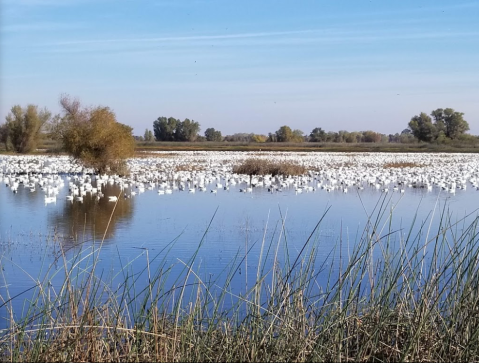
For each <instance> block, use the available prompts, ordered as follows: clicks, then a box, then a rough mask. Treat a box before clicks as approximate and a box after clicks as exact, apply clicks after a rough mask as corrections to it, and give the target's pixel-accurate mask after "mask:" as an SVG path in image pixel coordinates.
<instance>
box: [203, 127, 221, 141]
mask: <svg viewBox="0 0 479 363" xmlns="http://www.w3.org/2000/svg"><path fill="white" fill-rule="evenodd" d="M205 137H206V141H223V136H222V135H221V131H217V130H215V129H214V128H213V127H210V128H207V129H206V131H205Z"/></svg>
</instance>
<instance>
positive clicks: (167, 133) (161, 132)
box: [153, 117, 179, 141]
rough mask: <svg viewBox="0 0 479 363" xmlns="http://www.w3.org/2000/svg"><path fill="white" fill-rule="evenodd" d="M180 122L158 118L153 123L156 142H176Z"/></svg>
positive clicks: (170, 118) (171, 118) (173, 119)
mask: <svg viewBox="0 0 479 363" xmlns="http://www.w3.org/2000/svg"><path fill="white" fill-rule="evenodd" d="M178 122H179V121H178V120H177V119H175V118H173V117H169V118H166V117H158V119H157V120H156V121H154V122H153V132H154V134H155V139H156V141H175V131H176V126H177V125H178Z"/></svg>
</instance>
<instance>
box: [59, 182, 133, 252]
mask: <svg viewBox="0 0 479 363" xmlns="http://www.w3.org/2000/svg"><path fill="white" fill-rule="evenodd" d="M102 192H103V193H104V194H105V196H104V197H103V198H101V199H100V200H96V197H95V196H91V195H90V193H87V195H86V196H84V197H83V203H82V202H79V201H76V200H74V201H65V202H64V203H65V207H64V209H63V214H56V215H54V216H53V221H52V223H51V224H50V225H53V226H55V227H56V228H57V229H58V231H59V233H60V234H62V235H63V237H64V238H63V239H64V244H66V245H76V244H78V243H81V242H85V241H91V240H95V241H97V242H100V241H101V240H102V239H103V235H105V242H107V240H109V239H111V238H113V237H114V234H115V228H116V226H117V224H118V223H120V224H121V223H122V222H125V221H127V220H128V219H130V218H131V216H132V215H133V201H132V200H131V199H125V198H124V197H123V195H124V194H123V193H122V194H121V195H120V196H119V194H120V188H119V187H118V186H116V185H106V186H104V187H103V189H102ZM109 196H117V197H118V196H119V198H118V203H115V202H110V201H108V197H109ZM58 202H59V201H57V203H58ZM115 204H116V209H115V212H114V213H113V215H112V211H113V209H114V208H115ZM110 216H111V221H110ZM108 221H110V225H109V226H108ZM107 226H108V230H107ZM105 231H106V233H105Z"/></svg>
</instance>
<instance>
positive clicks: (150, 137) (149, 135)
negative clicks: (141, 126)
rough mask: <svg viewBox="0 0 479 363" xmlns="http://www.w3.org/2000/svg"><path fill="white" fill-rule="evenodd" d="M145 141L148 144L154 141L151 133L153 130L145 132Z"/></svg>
mask: <svg viewBox="0 0 479 363" xmlns="http://www.w3.org/2000/svg"><path fill="white" fill-rule="evenodd" d="M143 140H145V141H147V142H151V141H153V133H152V132H151V130H148V129H146V130H145V134H144V135H143Z"/></svg>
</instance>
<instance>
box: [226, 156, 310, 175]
mask: <svg viewBox="0 0 479 363" xmlns="http://www.w3.org/2000/svg"><path fill="white" fill-rule="evenodd" d="M233 172H234V173H236V174H246V175H267V174H271V175H273V176H275V175H291V176H292V175H303V174H305V173H306V167H304V166H303V165H299V164H296V163H293V162H290V161H269V160H265V159H258V158H252V159H247V160H245V161H244V162H243V163H242V164H240V165H236V166H234V167H233Z"/></svg>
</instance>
